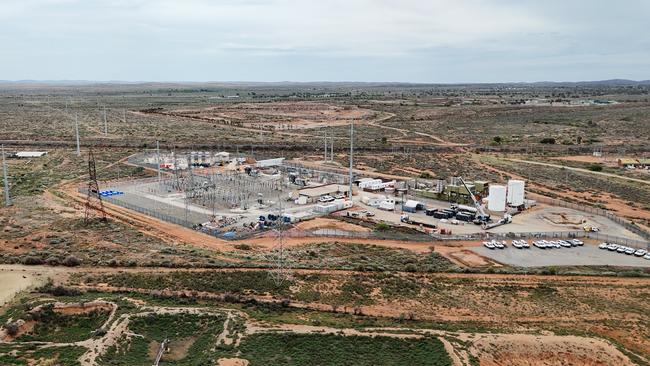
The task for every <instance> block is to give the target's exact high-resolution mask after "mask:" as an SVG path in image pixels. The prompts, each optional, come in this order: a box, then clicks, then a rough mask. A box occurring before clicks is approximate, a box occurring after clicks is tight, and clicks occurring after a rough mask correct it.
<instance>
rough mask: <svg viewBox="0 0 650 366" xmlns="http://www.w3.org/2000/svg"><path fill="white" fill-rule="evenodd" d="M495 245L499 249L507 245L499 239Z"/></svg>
mask: <svg viewBox="0 0 650 366" xmlns="http://www.w3.org/2000/svg"><path fill="white" fill-rule="evenodd" d="M494 246H495V247H497V249H504V248H505V247H506V246H505V245H503V244H501V243H500V242H498V241H495V242H494Z"/></svg>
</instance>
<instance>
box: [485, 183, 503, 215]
mask: <svg viewBox="0 0 650 366" xmlns="http://www.w3.org/2000/svg"><path fill="white" fill-rule="evenodd" d="M488 210H490V211H505V210H506V186H499V185H490V194H489V196H488Z"/></svg>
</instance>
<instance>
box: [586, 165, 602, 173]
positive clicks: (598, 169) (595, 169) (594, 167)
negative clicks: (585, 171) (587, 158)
mask: <svg viewBox="0 0 650 366" xmlns="http://www.w3.org/2000/svg"><path fill="white" fill-rule="evenodd" d="M589 170H591V171H592V172H602V171H603V166H602V165H600V164H592V165H590V166H589Z"/></svg>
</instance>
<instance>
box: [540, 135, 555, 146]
mask: <svg viewBox="0 0 650 366" xmlns="http://www.w3.org/2000/svg"><path fill="white" fill-rule="evenodd" d="M540 143H541V144H549V145H553V144H555V139H554V138H553V137H545V138H543V139H542V140H541V141H540Z"/></svg>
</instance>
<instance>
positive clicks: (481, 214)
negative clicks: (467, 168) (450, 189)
mask: <svg viewBox="0 0 650 366" xmlns="http://www.w3.org/2000/svg"><path fill="white" fill-rule="evenodd" d="M458 180H459V181H460V183H461V184H462V185H463V187H465V189H466V190H467V193H468V194H469V197H470V198H471V199H472V202H473V203H474V207H475V208H476V218H475V219H474V223H475V224H476V225H483V226H484V227H485V225H487V223H488V222H490V215H488V214H487V213H486V212H485V210H484V209H483V205H481V203H480V202H479V201H477V200H476V197H474V194H473V193H472V191H470V190H469V187H468V186H467V184H465V181H464V180H463V178H461V177H458Z"/></svg>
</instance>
